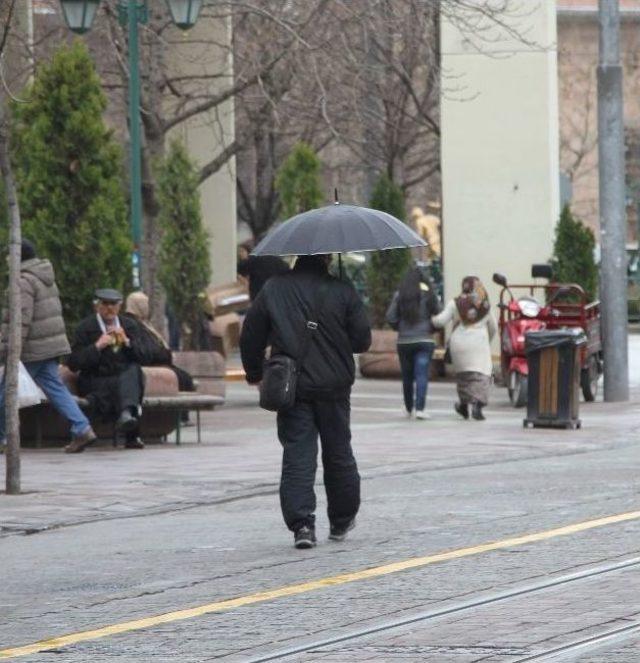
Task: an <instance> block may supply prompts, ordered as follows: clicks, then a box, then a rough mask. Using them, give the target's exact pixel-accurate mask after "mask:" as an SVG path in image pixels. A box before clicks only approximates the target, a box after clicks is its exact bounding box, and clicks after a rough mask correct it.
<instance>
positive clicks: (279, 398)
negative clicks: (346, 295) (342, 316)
mask: <svg viewBox="0 0 640 663" xmlns="http://www.w3.org/2000/svg"><path fill="white" fill-rule="evenodd" d="M326 288H327V282H325V283H324V284H323V285H321V286H320V288H319V289H318V296H317V300H316V306H315V307H314V309H313V311H312V317H313V318H314V319H315V320H318V319H319V318H320V311H321V310H322V303H323V300H324V294H325V291H326ZM317 329H318V323H317V322H314V320H307V322H306V326H305V333H304V337H303V339H302V347H301V348H300V354H299V355H298V358H297V359H294V358H293V357H289V355H286V354H283V353H276V354H274V355H272V356H271V357H270V358H269V359H267V360H266V361H265V364H264V368H263V370H262V382H261V383H260V407H261V408H263V409H264V410H269V411H270V412H279V411H281V410H286V409H288V408H290V407H292V406H293V404H294V403H295V402H296V387H297V385H298V374H299V373H300V370H301V368H302V364H303V362H304V359H305V357H306V355H307V352H308V351H309V348H310V347H311V336H312V334H313V333H314V332H315V331H316V330H317Z"/></svg>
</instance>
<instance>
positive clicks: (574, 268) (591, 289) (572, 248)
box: [551, 205, 598, 299]
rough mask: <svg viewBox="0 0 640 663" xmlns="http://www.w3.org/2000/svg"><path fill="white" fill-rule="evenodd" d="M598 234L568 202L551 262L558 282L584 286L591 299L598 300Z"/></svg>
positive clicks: (559, 225) (557, 232) (559, 226)
mask: <svg viewBox="0 0 640 663" xmlns="http://www.w3.org/2000/svg"><path fill="white" fill-rule="evenodd" d="M595 244H596V241H595V237H594V235H593V232H592V231H591V229H590V228H587V227H586V226H584V225H583V223H582V222H581V221H580V219H578V218H576V217H575V216H574V215H573V214H572V213H571V209H570V208H569V205H565V206H564V208H563V210H562V214H561V215H560V221H559V222H558V225H557V226H556V237H555V243H554V246H553V257H552V258H551V265H552V268H553V278H554V280H555V281H557V282H558V283H577V284H578V285H580V286H582V288H584V291H585V292H586V293H587V298H588V299H595V297H596V293H597V291H598V267H597V265H596V262H595V258H594V255H593V254H594V249H595Z"/></svg>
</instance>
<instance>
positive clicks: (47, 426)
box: [20, 366, 225, 448]
mask: <svg viewBox="0 0 640 663" xmlns="http://www.w3.org/2000/svg"><path fill="white" fill-rule="evenodd" d="M142 370H143V372H144V375H145V382H146V388H145V397H144V399H143V402H142V417H141V419H140V432H141V436H142V437H143V439H144V440H145V441H161V440H163V439H164V440H166V438H167V436H168V435H169V433H171V432H173V431H174V430H175V431H176V443H177V444H180V441H181V431H182V421H181V416H180V415H181V413H182V412H184V411H185V410H195V412H196V416H197V424H196V425H197V439H198V443H200V442H201V441H202V429H201V421H200V412H201V411H202V410H213V409H214V408H215V407H218V406H220V405H223V404H224V401H225V399H224V396H222V395H212V394H198V393H196V392H190V391H186V392H181V391H178V381H177V379H176V375H175V373H174V372H173V371H172V370H171V369H169V368H167V367H163V366H152V367H146V366H145V367H143V369H142ZM60 374H61V377H62V379H63V381H64V383H65V384H66V385H67V387H69V390H70V391H71V393H72V394H73V395H74V398H75V399H76V402H77V403H78V404H79V405H80V407H81V408H83V409H86V408H87V407H88V401H87V399H86V398H82V397H80V396H78V395H77V389H76V380H77V376H76V375H75V374H74V373H72V372H71V371H69V369H67V368H66V367H64V366H61V367H60ZM93 423H94V422H92V424H93ZM20 429H21V437H22V439H23V441H25V442H32V443H34V444H35V446H36V448H40V447H41V446H42V443H43V440H46V441H47V442H54V443H58V444H63V443H66V442H68V438H69V426H68V423H67V422H66V420H65V419H64V418H63V417H61V416H60V415H59V414H58V413H57V412H56V411H55V410H54V409H53V408H52V407H51V405H50V404H49V403H48V402H44V403H42V404H40V405H36V406H35V407H31V408H25V409H23V410H21V411H20ZM94 429H95V431H96V433H97V435H98V437H101V438H112V437H113V424H105V423H101V422H95V425H94ZM25 446H28V445H25Z"/></svg>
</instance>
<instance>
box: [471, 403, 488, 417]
mask: <svg viewBox="0 0 640 663" xmlns="http://www.w3.org/2000/svg"><path fill="white" fill-rule="evenodd" d="M471 416H472V417H473V418H474V419H475V420H476V421H484V420H485V419H486V417H485V416H484V414H482V404H481V403H474V404H473V409H472V411H471Z"/></svg>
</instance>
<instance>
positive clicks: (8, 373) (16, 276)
mask: <svg viewBox="0 0 640 663" xmlns="http://www.w3.org/2000/svg"><path fill="white" fill-rule="evenodd" d="M0 172H1V173H2V180H3V182H4V187H5V192H6V198H7V208H8V210H7V211H8V218H9V223H10V239H9V301H8V304H9V327H8V330H7V336H8V339H7V341H8V342H7V346H8V353H7V358H6V368H5V396H6V398H5V408H6V409H5V412H6V434H7V450H6V454H7V462H6V491H7V493H8V494H9V495H17V494H18V493H19V492H20V417H19V410H18V363H19V361H20V352H21V350H22V347H21V346H22V336H21V329H22V309H21V302H20V244H21V241H22V238H21V230H20V210H19V208H18V197H17V194H16V186H15V182H14V179H13V173H12V171H11V161H10V156H9V117H8V111H7V108H6V105H5V101H4V100H3V99H2V98H0Z"/></svg>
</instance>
